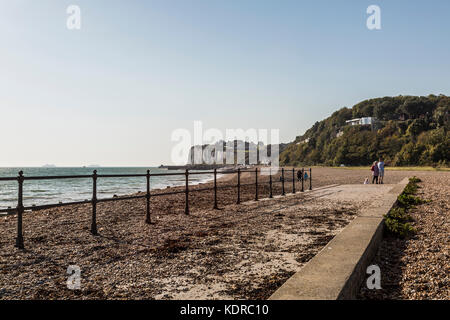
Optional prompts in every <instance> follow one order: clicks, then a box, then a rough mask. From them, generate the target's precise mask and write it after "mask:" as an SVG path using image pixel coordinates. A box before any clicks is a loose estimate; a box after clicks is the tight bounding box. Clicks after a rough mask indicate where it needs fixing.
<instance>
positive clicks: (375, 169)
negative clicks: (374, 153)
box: [370, 161, 380, 184]
mask: <svg viewBox="0 0 450 320" xmlns="http://www.w3.org/2000/svg"><path fill="white" fill-rule="evenodd" d="M370 170H371V171H372V184H374V183H376V184H378V175H379V173H380V170H379V169H378V162H377V161H375V162H374V163H373V165H372V167H371V168H370Z"/></svg>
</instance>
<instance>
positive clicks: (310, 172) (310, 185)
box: [309, 168, 312, 190]
mask: <svg viewBox="0 0 450 320" xmlns="http://www.w3.org/2000/svg"><path fill="white" fill-rule="evenodd" d="M309 190H312V168H309Z"/></svg>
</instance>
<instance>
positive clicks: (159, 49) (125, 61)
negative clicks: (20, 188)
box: [0, 0, 450, 166]
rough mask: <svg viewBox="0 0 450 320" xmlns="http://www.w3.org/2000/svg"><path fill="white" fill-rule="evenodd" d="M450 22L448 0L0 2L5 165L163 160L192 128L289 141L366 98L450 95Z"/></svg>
mask: <svg viewBox="0 0 450 320" xmlns="http://www.w3.org/2000/svg"><path fill="white" fill-rule="evenodd" d="M71 4H75V5H78V6H79V7H80V8H81V23H82V25H81V30H79V31H69V30H68V29H67V28H66V19H67V17H68V15H67V13H66V9H67V7H68V6H69V5H71ZM371 4H376V5H379V6H380V7H381V18H382V29H381V30H377V31H370V30H368V29H367V27H366V19H367V17H368V15H367V14H366V9H367V7H368V6H369V5H371ZM449 15H450V1H448V0H442V1H438V0H433V1H406V0H395V1H392V0H390V1H380V0H371V1H364V0H357V1H356V0H355V1H335V0H330V1H300V0H293V1H285V0H284V1H264V0H258V1H257V0H251V1H250V0H239V1H238V0H220V1H219V0H201V1H200V0H191V1H189V0H177V1H175V0H161V1H142V0H132V1H130V0H127V1H119V0H95V1H92V0H70V1H65V0H58V1H56V0H40V1H32V0H27V1H25V0H14V1H9V0H8V1H7V0H0V40H1V47H0V129H1V132H2V134H1V139H0V166H40V165H43V164H46V163H52V164H56V165H59V166H72V165H73V166H79V165H88V164H93V163H95V164H100V165H103V166H120V165H123V166H140V165H142V166H150V165H159V164H160V163H169V162H170V154H171V149H172V147H173V145H174V143H173V142H171V140H170V138H171V133H172V131H173V130H174V129H177V128H187V129H192V128H193V121H194V120H201V121H203V124H204V127H205V128H219V129H222V130H224V129H225V128H243V129H248V128H267V129H271V128H275V129H276V128H278V129H280V137H281V141H283V142H289V141H292V140H293V139H294V138H295V136H297V135H300V134H302V133H304V131H305V130H306V129H308V128H309V127H310V126H311V125H312V124H314V122H315V121H317V120H321V119H323V118H325V117H327V116H328V115H330V114H331V113H332V112H333V111H335V110H337V109H339V108H341V107H343V106H352V105H354V104H355V103H357V102H359V101H361V100H364V99H367V98H373V97H379V96H392V95H399V94H403V95H407V94H411V95H428V94H430V93H433V94H440V93H443V94H449V84H450V59H449V57H450V41H449V39H450V19H448V17H449Z"/></svg>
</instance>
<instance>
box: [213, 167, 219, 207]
mask: <svg viewBox="0 0 450 320" xmlns="http://www.w3.org/2000/svg"><path fill="white" fill-rule="evenodd" d="M213 209H219V207H218V206H217V168H214V207H213Z"/></svg>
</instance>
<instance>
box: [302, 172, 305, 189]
mask: <svg viewBox="0 0 450 320" xmlns="http://www.w3.org/2000/svg"><path fill="white" fill-rule="evenodd" d="M302 192H305V168H302Z"/></svg>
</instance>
